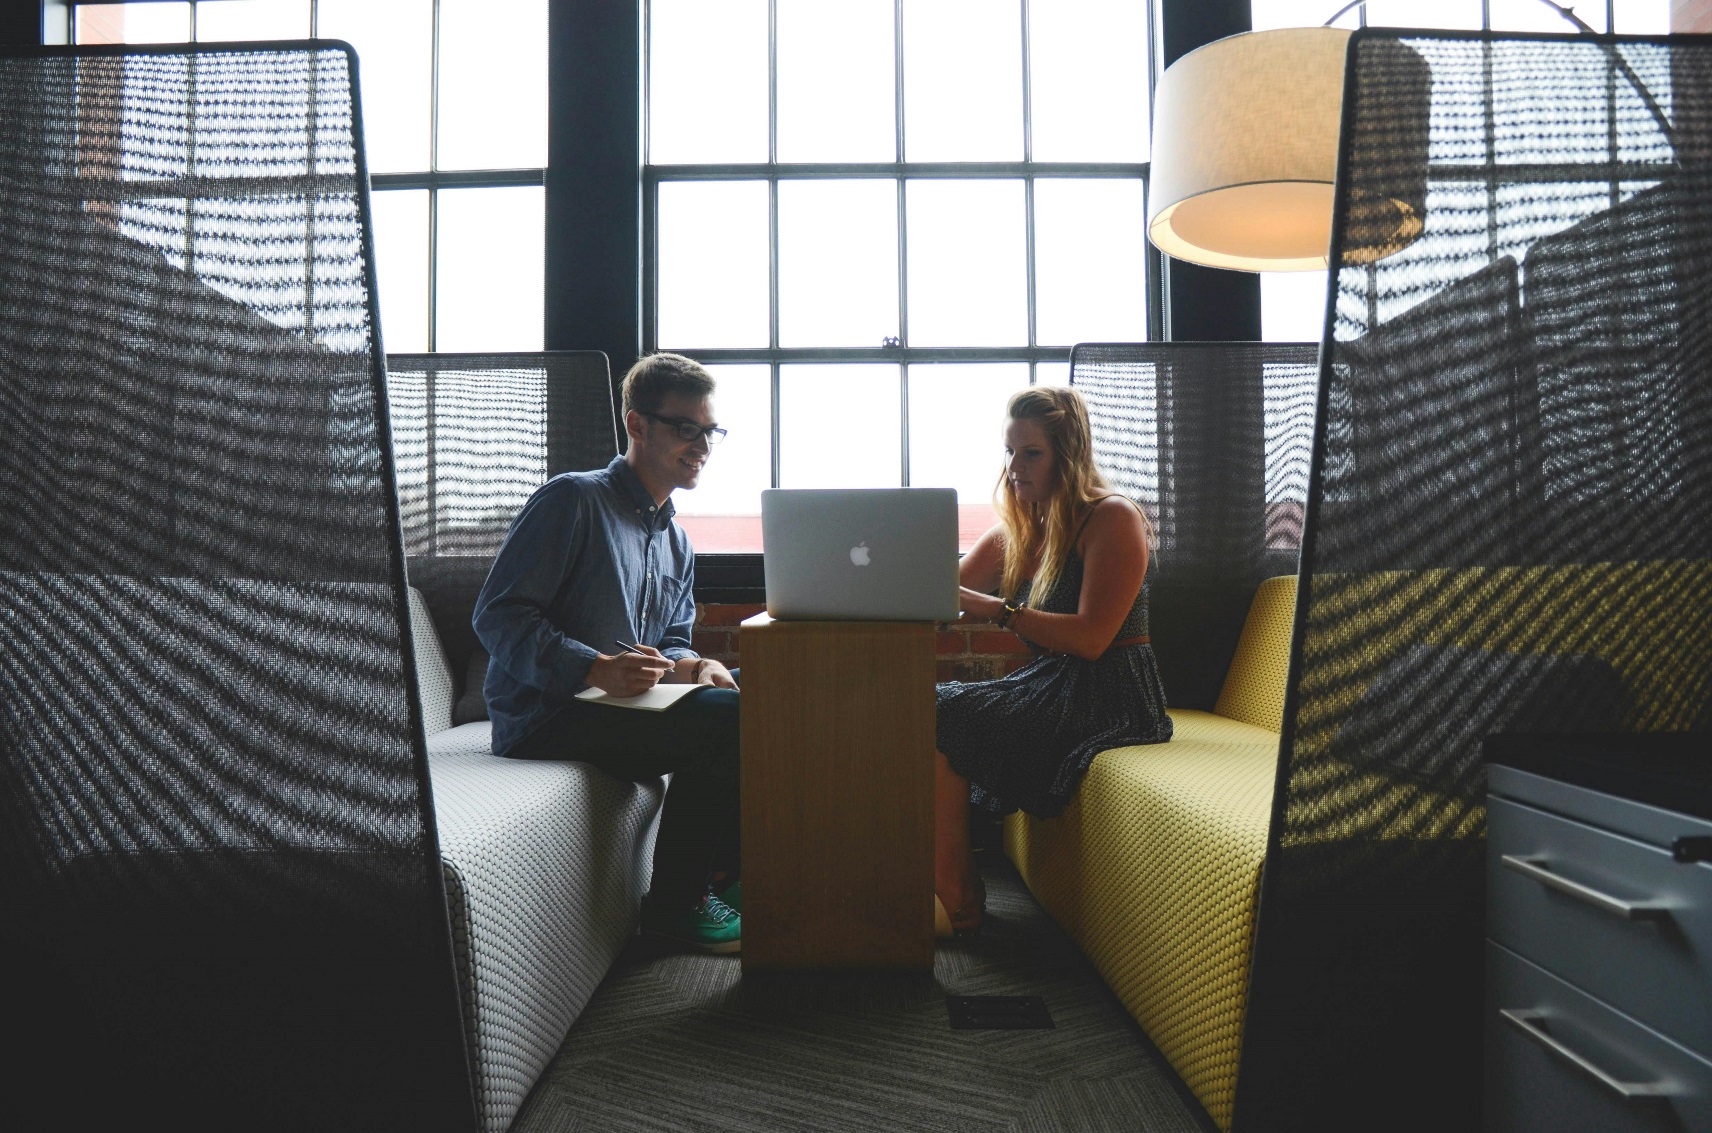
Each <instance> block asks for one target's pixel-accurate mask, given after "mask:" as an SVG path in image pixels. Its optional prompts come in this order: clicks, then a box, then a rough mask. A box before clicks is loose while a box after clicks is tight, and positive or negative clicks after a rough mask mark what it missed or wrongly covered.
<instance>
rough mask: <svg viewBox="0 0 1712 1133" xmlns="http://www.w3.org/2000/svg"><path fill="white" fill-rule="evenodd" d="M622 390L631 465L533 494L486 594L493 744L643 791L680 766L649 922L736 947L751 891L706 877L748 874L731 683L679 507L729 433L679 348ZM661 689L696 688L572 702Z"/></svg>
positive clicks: (483, 621)
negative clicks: (668, 703) (595, 692)
mask: <svg viewBox="0 0 1712 1133" xmlns="http://www.w3.org/2000/svg"><path fill="white" fill-rule="evenodd" d="M623 394H624V431H625V433H626V434H627V435H628V436H629V439H630V444H629V448H628V449H627V450H626V451H625V453H624V455H623V456H620V457H617V458H616V459H614V460H613V462H612V463H611V464H609V465H607V466H606V467H605V468H603V469H601V470H600V471H598V472H569V473H566V474H564V475H562V476H555V477H554V478H553V479H552V480H549V481H548V482H547V483H546V484H545V485H543V486H542V487H541V489H540V490H539V491H537V492H536V493H535V494H534V495H533V496H532V497H530V499H529V502H528V503H526V504H524V505H523V510H522V512H521V513H520V514H519V515H518V517H517V520H516V522H514V523H513V524H512V525H511V531H510V532H509V533H508V534H507V535H506V537H505V543H504V544H503V545H502V546H501V547H500V549H499V554H498V556H497V557H496V558H495V559H494V562H493V568H492V570H491V571H489V573H488V577H487V583H486V584H485V585H484V586H483V587H482V592H481V596H480V597H479V598H477V599H476V608H475V617H474V623H475V630H476V635H477V636H478V637H480V638H481V642H482V645H484V646H485V647H486V648H487V650H488V652H489V654H491V655H492V660H491V661H490V662H489V664H488V668H487V681H486V683H485V685H484V686H483V692H484V693H485V694H486V696H487V703H488V713H489V715H490V717H491V718H492V720H493V750H494V754H496V755H503V756H511V757H513V758H519V759H575V760H579V761H581V762H584V763H589V764H593V765H594V766H595V767H598V768H600V769H601V770H602V771H605V772H606V773H608V774H610V775H613V776H616V777H618V778H620V779H627V780H631V781H639V780H644V779H651V778H655V777H657V776H660V775H664V774H667V773H668V772H669V773H671V774H672V784H671V788H670V789H669V790H668V791H667V792H666V801H665V804H664V806H663V807H662V808H661V812H660V831H659V836H658V837H657V839H656V840H655V843H654V880H653V887H652V889H651V890H650V891H649V893H648V896H647V898H646V899H644V901H643V904H642V926H643V928H644V929H645V930H647V931H650V932H653V933H657V934H660V935H665V936H669V937H672V938H674V939H676V940H679V941H682V942H685V943H687V944H690V945H692V946H694V947H697V948H700V949H703V950H704V951H709V952H735V951H737V950H738V949H739V948H740V947H741V941H742V928H741V917H740V915H739V912H738V910H737V909H734V908H733V907H732V904H738V903H740V896H739V895H738V892H739V891H738V890H737V889H735V888H734V887H733V888H726V889H725V890H724V891H723V893H722V896H723V897H724V898H726V899H727V900H729V901H730V902H731V904H727V903H726V900H722V899H721V897H720V896H715V895H714V894H713V892H712V889H711V888H710V884H709V883H710V879H711V878H712V876H713V875H714V871H715V870H717V869H720V868H722V867H723V868H724V869H726V870H729V871H731V874H730V875H734V874H735V871H736V868H737V859H738V747H737V711H738V696H737V691H736V690H737V684H736V679H735V677H734V676H733V674H732V673H730V672H728V671H727V670H726V668H725V666H723V665H721V664H720V663H719V662H718V661H714V660H711V659H706V658H701V657H697V656H696V654H695V652H694V650H692V649H691V648H690V629H691V627H692V626H693V625H694V623H695V596H694V593H693V586H694V582H695V552H694V550H693V549H692V548H691V547H690V540H689V536H688V535H686V534H685V533H684V529H683V528H681V527H679V526H678V525H677V524H676V523H674V522H673V521H672V516H673V514H674V509H673V507H672V502H671V495H672V492H673V491H674V490H676V489H678V488H694V487H695V486H696V481H697V480H698V479H699V478H700V476H701V470H702V466H703V465H704V464H705V463H706V462H707V458H708V454H709V447H710V445H711V443H712V442H713V441H716V440H718V439H719V438H721V437H723V436H724V435H725V430H723V429H720V428H718V427H717V426H716V425H715V424H714V416H713V402H712V394H713V378H712V376H711V375H709V374H708V372H707V371H706V370H705V369H703V368H702V367H701V366H700V364H698V363H696V362H694V361H692V360H691V359H689V358H685V357H683V356H681V355H678V354H654V355H651V356H649V357H647V358H643V359H642V360H641V361H639V362H637V363H636V365H635V366H633V367H631V369H630V373H629V374H627V375H626V376H625V378H624V387H623ZM621 643H622V645H625V646H638V647H639V649H640V651H639V652H629V651H627V650H626V649H624V648H621ZM661 681H665V682H668V683H691V684H697V685H700V686H702V687H701V688H699V689H697V690H696V691H695V692H692V693H690V694H688V695H686V696H685V697H683V699H681V700H680V701H678V703H676V704H675V705H673V706H672V707H670V708H668V709H665V710H664V711H660V712H648V711H637V710H635V709H630V708H623V707H614V706H611V705H604V704H596V703H592V702H589V701H586V700H578V699H577V698H576V694H577V693H578V692H581V691H582V690H584V689H586V688H590V687H593V688H598V689H601V690H602V691H604V692H607V693H609V694H611V695H613V696H634V695H636V694H637V693H640V692H643V691H645V690H647V689H649V688H652V687H653V686H654V685H655V684H656V683H658V682H661Z"/></svg>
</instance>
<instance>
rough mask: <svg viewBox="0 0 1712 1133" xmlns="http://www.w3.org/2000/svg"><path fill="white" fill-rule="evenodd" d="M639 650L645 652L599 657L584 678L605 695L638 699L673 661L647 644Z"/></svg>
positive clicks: (670, 669)
mask: <svg viewBox="0 0 1712 1133" xmlns="http://www.w3.org/2000/svg"><path fill="white" fill-rule="evenodd" d="M642 648H643V649H644V650H646V652H643V653H620V654H618V655H617V656H616V657H608V656H607V655H606V654H604V653H602V654H600V655H599V656H597V657H596V658H595V660H594V664H592V665H590V666H589V671H588V675H587V676H586V677H584V678H583V679H584V680H586V681H587V682H588V683H589V684H591V685H593V686H594V687H595V688H598V689H599V690H600V691H602V692H604V693H606V694H607V695H608V696H640V695H641V694H642V693H645V692H647V691H648V690H649V689H651V688H653V687H654V686H655V685H657V684H659V683H660V678H661V677H663V676H665V675H666V674H667V673H669V672H671V671H672V662H671V661H669V660H667V659H666V658H665V657H664V656H662V655H661V654H660V651H659V650H658V649H655V648H653V647H651V646H647V645H644V646H643V647H642Z"/></svg>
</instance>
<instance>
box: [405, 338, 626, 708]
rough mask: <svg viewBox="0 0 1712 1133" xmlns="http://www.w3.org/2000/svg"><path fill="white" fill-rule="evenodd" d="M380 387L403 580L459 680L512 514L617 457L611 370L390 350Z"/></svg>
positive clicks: (575, 356) (526, 356) (553, 354)
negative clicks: (386, 393)
mask: <svg viewBox="0 0 1712 1133" xmlns="http://www.w3.org/2000/svg"><path fill="white" fill-rule="evenodd" d="M387 386H388V389H389V390H390V392H391V400H392V436H393V451H394V454H395V459H396V463H397V468H398V496H399V510H400V513H401V520H402V523H403V528H404V549H405V553H406V554H407V555H408V556H409V564H410V581H411V583H412V584H413V585H415V586H416V587H418V588H419V589H420V590H421V591H422V592H423V594H424V596H426V597H427V599H428V605H429V608H430V609H431V610H432V611H433V615H434V625H435V628H436V629H437V630H438V631H439V633H440V640H441V642H442V644H443V645H444V647H445V650H446V659H447V662H448V663H449V664H450V665H451V666H452V671H453V672H454V673H456V674H458V675H459V676H460V677H462V676H464V675H465V669H466V666H467V664H468V662H469V659H470V655H471V654H472V653H473V652H474V651H475V650H476V648H477V642H476V636H475V631H474V630H473V629H472V628H471V627H470V616H471V614H472V613H473V612H474V609H475V601H476V595H477V594H478V593H479V592H480V590H481V586H482V583H483V582H484V581H485V580H486V579H487V571H488V567H489V566H490V565H491V564H492V562H493V556H494V555H495V554H496V553H497V552H498V551H499V545H500V544H501V543H503V542H504V541H505V533H506V532H507V531H508V530H510V528H511V521H512V520H513V519H515V518H517V513H518V512H519V511H520V510H521V509H522V507H523V505H524V503H525V502H527V501H528V499H529V497H530V496H531V495H533V494H534V492H535V489H537V488H539V487H540V486H541V485H542V484H545V483H546V482H547V481H548V480H549V479H551V478H552V477H554V476H557V475H559V474H560V473H561V472H587V471H589V470H591V469H596V468H605V467H606V465H607V464H608V463H609V462H610V461H611V460H612V458H613V457H615V456H617V455H618V424H617V416H616V414H615V412H614V409H613V388H612V377H611V370H610V368H609V366H608V364H607V359H606V355H605V354H603V353H601V352H600V351H598V350H560V351H546V352H535V353H508V354H392V355H389V356H388V357H387Z"/></svg>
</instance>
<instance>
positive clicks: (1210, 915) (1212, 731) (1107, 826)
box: [1005, 578, 1296, 1129]
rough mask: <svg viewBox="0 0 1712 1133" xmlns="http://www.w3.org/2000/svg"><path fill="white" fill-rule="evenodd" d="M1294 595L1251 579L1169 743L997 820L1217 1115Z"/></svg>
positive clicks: (1115, 756) (1135, 752) (1244, 976)
mask: <svg viewBox="0 0 1712 1133" xmlns="http://www.w3.org/2000/svg"><path fill="white" fill-rule="evenodd" d="M1295 599H1296V580H1295V579H1294V578H1275V579H1268V580H1267V581H1266V582H1264V583H1262V584H1261V587H1260V590H1259V591H1258V592H1257V593H1256V595H1255V598H1254V603H1253V605H1252V606H1251V607H1250V609H1249V615H1248V620H1247V622H1246V623H1245V625H1244V626H1243V632H1242V638H1241V640H1240V642H1239V644H1238V646H1237V651H1236V657H1235V658H1234V659H1233V660H1232V662H1231V668H1230V672H1229V673H1228V674H1227V676H1226V679H1225V686H1224V689H1223V691H1222V692H1221V693H1220V696H1219V702H1218V704H1217V705H1216V712H1198V711H1193V710H1187V709H1179V710H1176V711H1173V712H1172V713H1171V719H1172V722H1173V724H1174V726H1175V735H1174V737H1173V738H1172V740H1171V742H1170V743H1166V744H1151V745H1147V746H1142V747H1125V748H1113V749H1111V750H1110V751H1104V752H1101V753H1100V755H1099V756H1098V757H1097V758H1095V760H1094V762H1093V765H1092V766H1091V767H1089V769H1088V774H1087V777H1086V778H1084V779H1083V780H1082V786H1081V788H1080V790H1078V791H1077V793H1076V796H1075V797H1074V798H1073V799H1072V800H1071V801H1070V805H1069V806H1068V807H1066V808H1065V809H1064V811H1063V813H1061V814H1060V815H1058V816H1057V817H1056V818H1051V819H1039V818H1035V817H1033V816H1032V815H1028V814H1024V813H1021V812H1018V813H1016V814H1013V815H1011V816H1010V817H1009V818H1008V819H1006V821H1005V853H1006V855H1007V856H1009V857H1010V859H1011V860H1012V861H1013V862H1015V863H1016V866H1017V870H1018V872H1020V873H1021V874H1022V877H1023V880H1024V881H1026V882H1027V884H1028V887H1029V888H1030V889H1031V890H1032V891H1033V892H1034V895H1035V897H1036V899H1038V900H1039V901H1040V903H1041V905H1042V906H1044V907H1045V908H1046V910H1047V911H1048V912H1050V913H1051V914H1052V915H1053V917H1055V918H1056V919H1057V920H1058V922H1059V923H1060V924H1062V925H1063V926H1064V928H1065V930H1066V931H1068V932H1069V934H1070V936H1071V937H1072V938H1073V939H1074V940H1075V941H1076V943H1077V944H1078V945H1080V946H1081V948H1082V950H1083V951H1084V952H1085V953H1087V955H1088V957H1089V959H1091V960H1092V961H1093V963H1094V965H1095V967H1096V968H1097V969H1098V970H1099V972H1100V975H1101V976H1102V977H1103V978H1104V979H1105V981H1106V983H1107V984H1108V985H1109V986H1110V987H1111V989H1112V991H1113V992H1114V993H1115V994H1116V995H1117V997H1118V999H1119V1000H1120V1001H1121V1002H1122V1003H1123V1005H1124V1007H1125V1008H1126V1009H1127V1010H1128V1011H1129V1013H1130V1014H1131V1015H1133V1016H1134V1017H1135V1019H1136V1021H1137V1022H1138V1023H1140V1024H1141V1026H1142V1028H1143V1029H1144V1030H1145V1031H1146V1032H1147V1033H1148V1035H1149V1036H1150V1037H1151V1038H1152V1039H1153V1041H1154V1043H1155V1044H1156V1045H1158V1047H1159V1049H1160V1051H1161V1052H1162V1053H1163V1054H1164V1055H1165V1057H1166V1058H1167V1059H1168V1060H1169V1061H1170V1063H1171V1065H1172V1066H1173V1067H1175V1068H1176V1070H1177V1073H1178V1074H1179V1075H1181V1076H1182V1078H1183V1081H1184V1082H1186V1083H1187V1084H1188V1086H1189V1088H1190V1090H1192V1091H1193V1092H1194V1094H1195V1096H1196V1097H1197V1098H1199V1099H1200V1101H1201V1104H1202V1105H1204V1106H1205V1107H1206V1109H1207V1112H1208V1114H1209V1115H1211V1116H1212V1118H1213V1120H1214V1121H1215V1122H1217V1123H1218V1125H1219V1127H1220V1128H1221V1129H1229V1128H1230V1118H1231V1106H1232V1103H1233V1102H1234V1100H1235V1096H1236V1071H1237V1056H1238V1054H1239V1050H1240V1046H1241V1042H1242V1019H1243V1011H1244V1008H1245V1006H1246V1004H1247V1000H1248V972H1249V963H1250V960H1251V958H1252V955H1253V950H1254V925H1255V911H1256V903H1257V901H1258V899H1259V892H1260V867H1261V863H1262V861H1264V859H1265V857H1266V839H1267V831H1268V829H1269V827H1270V825H1271V820H1272V791H1273V785H1274V782H1275V780H1276V778H1277V772H1278V729H1279V726H1280V722H1281V720H1282V718H1283V708H1284V687H1285V681H1286V677H1287V671H1288V668H1289V655H1290V626H1291V621H1292V618H1293V615H1294V611H1295ZM1168 691H1169V690H1168ZM1268 725H1270V726H1268Z"/></svg>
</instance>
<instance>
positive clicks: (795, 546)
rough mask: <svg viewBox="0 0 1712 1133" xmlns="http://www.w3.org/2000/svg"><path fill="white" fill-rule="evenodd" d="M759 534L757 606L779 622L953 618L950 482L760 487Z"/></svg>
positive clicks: (954, 592) (954, 572)
mask: <svg viewBox="0 0 1712 1133" xmlns="http://www.w3.org/2000/svg"><path fill="white" fill-rule="evenodd" d="M761 540H762V548H763V555H762V564H763V572H764V574H765V578H766V587H767V613H768V614H769V615H770V616H771V617H774V618H777V619H779V620H781V621H787V620H798V621H900V622H902V621H924V622H925V621H934V622H945V621H954V620H956V618H957V610H958V605H959V602H958V593H957V493H956V492H955V491H954V490H952V489H950V488H770V489H768V490H766V491H764V492H762V493H761Z"/></svg>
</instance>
